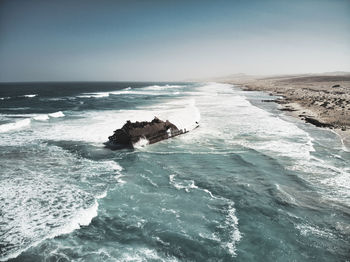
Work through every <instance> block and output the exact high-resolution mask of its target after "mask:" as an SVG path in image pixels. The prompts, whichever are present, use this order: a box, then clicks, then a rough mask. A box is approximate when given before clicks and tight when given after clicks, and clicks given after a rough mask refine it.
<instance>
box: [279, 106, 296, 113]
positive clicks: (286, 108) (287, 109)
mask: <svg viewBox="0 0 350 262" xmlns="http://www.w3.org/2000/svg"><path fill="white" fill-rule="evenodd" d="M279 110H280V111H287V112H294V111H297V110H296V109H294V108H292V107H282V108H280V109H279Z"/></svg>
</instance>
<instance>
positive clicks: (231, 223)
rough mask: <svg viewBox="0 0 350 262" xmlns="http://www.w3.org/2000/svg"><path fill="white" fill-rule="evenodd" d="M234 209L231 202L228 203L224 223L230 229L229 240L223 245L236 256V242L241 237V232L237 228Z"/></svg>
mask: <svg viewBox="0 0 350 262" xmlns="http://www.w3.org/2000/svg"><path fill="white" fill-rule="evenodd" d="M235 213H236V210H235V208H234V207H233V204H230V205H229V208H228V211H227V216H226V220H225V224H226V226H227V227H228V229H230V232H231V234H230V240H229V241H228V242H227V243H225V245H224V246H226V247H227V249H228V251H229V253H230V254H231V255H232V256H236V242H238V241H240V240H241V238H242V235H241V233H240V232H239V230H238V218H237V217H236V214H235Z"/></svg>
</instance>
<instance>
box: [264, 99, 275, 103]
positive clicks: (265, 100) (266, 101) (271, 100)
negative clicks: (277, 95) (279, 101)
mask: <svg viewBox="0 0 350 262" xmlns="http://www.w3.org/2000/svg"><path fill="white" fill-rule="evenodd" d="M261 102H265V103H272V102H276V100H275V99H263V100H261Z"/></svg>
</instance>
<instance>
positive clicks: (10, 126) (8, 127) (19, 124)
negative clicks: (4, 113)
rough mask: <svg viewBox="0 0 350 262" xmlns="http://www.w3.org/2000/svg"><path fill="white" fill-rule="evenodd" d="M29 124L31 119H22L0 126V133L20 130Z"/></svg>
mask: <svg viewBox="0 0 350 262" xmlns="http://www.w3.org/2000/svg"><path fill="white" fill-rule="evenodd" d="M30 122H31V119H22V120H19V121H17V122H14V123H8V124H2V125H0V133H4V132H8V131H13V130H17V129H21V128H23V127H26V126H29V125H30Z"/></svg>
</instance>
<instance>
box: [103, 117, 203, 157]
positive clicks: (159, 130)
mask: <svg viewBox="0 0 350 262" xmlns="http://www.w3.org/2000/svg"><path fill="white" fill-rule="evenodd" d="M196 124H197V126H196V127H198V123H197V122H196ZM185 133H188V130H186V129H178V128H177V127H176V126H175V125H174V124H172V123H170V122H169V121H168V120H167V121H162V120H160V119H158V118H155V119H154V120H152V121H151V122H147V121H145V122H135V123H132V122H130V121H127V123H126V124H125V125H124V126H123V127H122V128H120V129H117V130H115V131H114V134H113V135H112V136H110V137H109V138H108V139H109V141H108V142H106V143H105V145H106V147H108V148H110V149H114V150H118V149H122V148H133V147H134V145H135V144H136V143H137V142H139V141H140V140H142V139H146V140H147V144H154V143H157V142H159V141H162V140H166V139H169V138H172V137H175V136H179V135H182V134H185Z"/></svg>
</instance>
